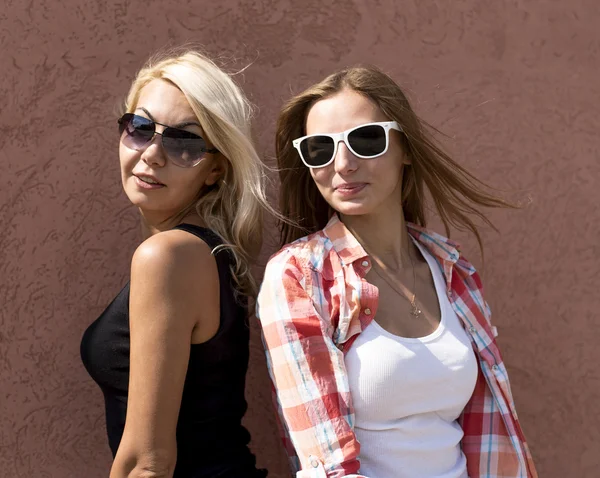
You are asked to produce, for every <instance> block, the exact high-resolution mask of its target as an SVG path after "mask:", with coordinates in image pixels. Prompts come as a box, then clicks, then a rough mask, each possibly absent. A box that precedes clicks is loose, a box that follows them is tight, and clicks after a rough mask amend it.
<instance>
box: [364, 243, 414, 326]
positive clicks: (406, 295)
mask: <svg viewBox="0 0 600 478" xmlns="http://www.w3.org/2000/svg"><path fill="white" fill-rule="evenodd" d="M408 258H409V259H410V265H411V267H412V271H413V293H412V297H409V296H408V294H406V292H404V291H402V290H398V288H397V287H396V286H395V285H394V284H392V283H391V282H390V281H389V280H388V279H387V278H386V277H384V276H383V275H382V274H380V273H379V272H378V271H377V268H375V267H373V270H374V271H375V274H377V275H378V276H379V277H381V278H382V279H383V280H384V281H385V283H386V284H387V285H389V286H390V287H391V288H392V290H394V291H395V292H396V293H397V294H399V295H400V296H401V297H402V298H404V299H406V300H407V301H408V302H409V303H410V307H411V310H410V315H412V316H413V317H414V318H415V319H418V318H419V317H420V315H421V313H422V312H423V311H422V310H421V309H420V308H419V307H418V306H417V300H416V299H417V294H416V292H415V290H416V287H417V275H416V272H415V264H414V263H413V260H412V257H411V256H410V254H409V255H408ZM377 265H378V266H379V264H377ZM381 270H382V271H383V268H382V269H381ZM390 276H391V275H390Z"/></svg>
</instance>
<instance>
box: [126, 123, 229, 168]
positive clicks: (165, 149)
mask: <svg viewBox="0 0 600 478" xmlns="http://www.w3.org/2000/svg"><path fill="white" fill-rule="evenodd" d="M135 117H138V118H141V119H143V120H146V121H148V122H149V123H152V124H153V125H154V133H153V134H152V136H151V137H150V138H149V139H148V141H146V142H145V143H144V145H143V146H142V147H141V148H140V149H136V148H132V149H134V150H135V151H144V150H145V149H146V148H147V147H148V146H150V145H151V144H152V142H153V141H154V138H156V135H157V134H158V135H160V147H161V148H162V149H163V151H164V152H165V156H167V157H168V158H169V160H170V161H171V162H172V163H173V164H174V165H175V166H177V167H179V168H194V167H196V166H198V165H199V164H200V163H201V162H202V160H203V159H204V157H205V156H204V155H203V156H201V157H200V158H199V159H197V160H194V161H195V162H194V163H193V164H192V165H191V166H182V165H181V164H178V163H177V161H176V160H175V161H174V160H173V157H172V156H171V155H170V154H169V152H168V149H167V148H165V146H164V143H163V141H164V134H165V132H166V131H168V130H176V131H185V132H186V133H188V134H192V135H194V136H197V137H198V138H200V139H201V140H203V141H204V142H205V143H206V140H205V139H204V138H203V137H202V136H200V135H199V134H196V133H192V132H191V131H187V130H185V129H182V128H175V127H173V126H169V125H166V124H162V123H159V122H158V121H154V120H151V119H150V118H146V117H145V116H140V115H136V114H135V113H125V114H124V115H123V116H121V117H120V118H119V119H118V120H117V123H119V129H120V128H121V127H122V128H123V130H122V131H121V141H122V138H123V133H125V131H126V129H127V125H128V123H130V122H131V121H132V120H133V119H134V118H135ZM156 125H159V126H163V127H164V128H165V129H164V130H163V132H162V133H159V132H158V131H156ZM127 134H129V133H127ZM167 137H168V135H167ZM171 139H177V138H171ZM200 152H202V153H211V154H216V153H218V152H219V150H218V149H216V148H201V149H200Z"/></svg>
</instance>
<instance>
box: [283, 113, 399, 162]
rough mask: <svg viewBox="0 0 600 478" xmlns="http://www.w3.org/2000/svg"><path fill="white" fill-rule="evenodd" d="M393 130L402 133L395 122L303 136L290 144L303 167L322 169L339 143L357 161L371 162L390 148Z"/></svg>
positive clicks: (332, 157) (333, 154) (330, 160)
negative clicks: (342, 144) (366, 160)
mask: <svg viewBox="0 0 600 478" xmlns="http://www.w3.org/2000/svg"><path fill="white" fill-rule="evenodd" d="M392 129H395V130H396V131H402V128H400V126H399V125H398V123H396V122H395V121H385V122H380V123H368V124H363V125H360V126H356V127H354V128H351V129H349V130H346V131H343V132H342V133H335V134H311V135H309V136H303V137H302V138H298V139H295V140H294V141H292V144H293V145H294V148H296V149H297V150H298V154H300V158H301V159H302V162H303V163H304V164H305V165H306V166H308V167H309V168H322V167H325V166H328V165H329V164H331V163H332V162H333V159H334V158H335V154H336V153H337V148H338V143H339V142H340V141H343V142H344V144H345V145H346V146H347V147H348V149H349V150H350V151H352V154H354V155H355V156H358V157H359V158H363V159H371V158H377V157H378V156H381V155H383V154H385V153H386V152H387V150H388V147H389V145H390V130H392Z"/></svg>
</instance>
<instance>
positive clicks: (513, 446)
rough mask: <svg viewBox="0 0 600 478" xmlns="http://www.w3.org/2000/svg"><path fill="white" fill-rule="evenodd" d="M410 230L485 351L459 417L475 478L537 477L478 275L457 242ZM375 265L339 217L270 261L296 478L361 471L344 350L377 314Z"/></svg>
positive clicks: (269, 317)
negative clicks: (372, 272) (370, 279)
mask: <svg viewBox="0 0 600 478" xmlns="http://www.w3.org/2000/svg"><path fill="white" fill-rule="evenodd" d="M408 230H409V233H410V235H411V236H412V237H414V238H415V239H416V240H417V241H418V242H419V243H420V244H422V245H423V246H424V247H425V248H426V249H427V250H428V251H429V252H430V253H431V254H432V256H433V257H434V258H435V260H436V262H437V264H438V265H439V266H440V268H441V270H442V272H443V274H444V276H445V279H446V283H447V285H448V288H447V293H448V297H449V299H450V302H451V304H452V306H453V308H454V310H455V311H456V313H457V315H458V317H459V318H460V319H461V321H462V323H463V325H464V327H465V330H466V331H467V335H468V336H469V337H470V339H471V341H472V344H473V349H474V350H475V353H476V355H477V357H478V362H479V374H478V378H477V384H476V387H475V391H474V393H473V396H472V398H471V400H470V401H469V403H468V404H467V406H466V407H465V409H464V411H463V413H462V415H461V417H460V419H459V422H460V424H461V426H462V429H463V431H464V438H463V440H462V442H461V445H462V450H463V452H464V453H465V455H466V458H467V470H468V473H469V477H470V478H483V477H486V478H530V477H532V478H536V477H537V473H536V471H535V467H534V464H533V460H532V458H531V454H530V452H529V449H528V447H527V444H526V442H525V437H524V435H523V432H522V430H521V427H520V425H519V421H518V418H517V414H516V411H515V406H514V400H513V397H512V394H511V391H510V385H509V382H508V376H507V373H506V368H505V367H504V363H503V361H502V357H501V355H500V351H499V350H498V346H497V344H496V340H495V335H496V329H495V327H492V325H491V322H490V317H491V314H490V310H489V307H488V305H487V303H486V302H485V300H484V299H483V295H482V285H481V281H480V279H479V275H478V274H477V272H476V271H475V269H474V268H473V266H472V265H471V264H470V263H469V262H467V260H466V259H464V257H462V256H461V255H460V250H459V247H458V245H457V244H456V243H454V242H452V241H450V240H449V239H447V238H445V237H442V236H440V235H438V234H435V233H432V232H430V231H427V230H425V229H423V228H420V227H418V226H415V225H413V224H409V225H408ZM370 267H371V261H370V259H369V257H368V256H367V254H366V252H365V250H364V249H363V247H362V246H361V245H360V244H359V242H358V241H357V240H356V238H355V237H354V236H353V235H352V234H351V233H350V231H349V230H348V229H347V228H346V227H345V226H344V224H343V223H342V222H341V221H340V220H339V219H338V217H337V216H335V215H334V216H333V217H332V219H331V220H330V221H329V223H328V224H327V226H326V227H325V229H323V230H322V231H320V232H318V233H315V234H312V235H310V236H307V237H304V238H302V239H299V240H297V241H295V242H293V243H292V244H289V245H287V246H285V247H284V248H283V249H282V250H281V251H279V252H278V253H277V254H275V255H274V256H273V257H272V258H271V259H270V260H269V263H268V265H267V268H266V271H265V276H264V279H263V284H262V286H261V290H260V294H259V297H258V311H257V316H258V317H259V320H260V323H261V326H262V331H263V342H264V344H265V348H266V352H267V362H268V366H269V373H270V375H271V379H272V381H273V387H274V392H275V403H276V408H277V410H278V412H279V416H280V418H281V421H282V423H281V425H282V426H281V431H282V437H283V440H284V444H285V446H286V449H287V451H288V454H289V455H290V458H291V461H292V464H293V467H294V468H295V470H296V471H297V474H296V476H297V478H334V477H335V478H341V477H355V478H361V477H362V476H363V475H360V471H359V469H360V462H359V459H360V444H359V443H358V440H357V439H356V436H355V434H354V430H353V428H354V410H353V407H352V398H351V394H350V389H349V386H348V377H347V375H346V367H345V364H344V353H345V352H346V351H347V350H348V349H349V348H350V346H351V345H352V343H353V341H354V340H355V339H356V337H357V336H358V334H360V333H361V332H362V331H363V330H364V329H365V327H367V325H368V324H369V323H370V321H371V320H373V317H374V316H375V315H376V312H377V301H378V298H377V290H376V288H375V287H374V286H373V285H371V284H369V283H368V282H367V281H366V280H364V279H363V278H364V276H365V275H366V274H367V272H368V271H369V269H370ZM367 309H370V314H367V313H365V312H364V311H365V310H367ZM367 312H369V311H367ZM298 470H299V471H298Z"/></svg>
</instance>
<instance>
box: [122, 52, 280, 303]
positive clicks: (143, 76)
mask: <svg viewBox="0 0 600 478" xmlns="http://www.w3.org/2000/svg"><path fill="white" fill-rule="evenodd" d="M155 79H162V80H166V81H168V82H170V83H172V84H173V85H175V86H176V87H177V88H178V89H179V90H181V92H182V93H183V94H184V95H185V97H186V99H187V101H188V102H189V104H190V106H191V108H192V110H193V111H194V113H195V114H196V117H197V118H198V121H199V122H200V125H201V126H202V129H203V131H204V133H205V136H206V138H207V139H208V140H209V141H210V142H211V143H212V144H213V145H214V147H215V148H217V149H218V150H219V151H220V152H221V154H222V155H223V156H224V157H225V158H226V159H227V161H225V163H226V165H225V172H224V176H223V180H222V181H219V182H218V183H217V184H215V185H214V186H212V187H210V188H207V189H206V190H202V191H200V192H199V197H198V199H197V200H196V203H195V205H193V207H195V210H196V212H197V213H198V214H199V215H200V217H201V218H202V220H203V221H204V222H205V223H206V225H207V227H208V228H210V229H212V230H214V231H215V232H216V233H217V234H218V235H219V236H221V238H222V239H223V240H224V242H225V244H226V247H227V248H229V249H230V250H231V251H232V253H233V255H234V257H235V267H234V268H233V273H234V278H235V280H236V281H237V284H238V286H239V289H240V291H241V292H243V293H244V294H246V295H249V296H255V294H256V289H257V287H256V282H255V280H254V278H253V277H252V275H251V272H250V266H251V264H252V262H253V261H254V259H255V257H256V255H257V253H258V251H259V250H260V246H261V242H262V229H263V211H264V210H267V211H273V209H272V208H271V207H270V206H269V204H268V202H267V199H266V194H265V186H264V178H265V173H264V165H263V163H262V162H261V160H260V158H259V156H258V153H257V152H256V149H255V147H254V144H253V141H252V136H251V127H250V126H251V119H252V106H251V104H250V103H249V101H248V100H247V99H246V97H245V95H244V93H243V92H242V90H241V89H240V88H239V87H238V86H237V85H236V84H235V82H234V81H233V79H232V78H231V76H230V75H228V74H227V73H225V72H224V71H223V70H222V69H221V68H219V67H218V66H217V65H216V64H215V63H214V62H213V61H212V60H210V59H209V58H207V57H206V56H205V55H203V54H202V53H200V52H198V51H196V50H183V51H177V50H171V51H169V52H164V53H159V54H158V55H156V56H154V57H153V58H151V59H150V60H149V61H148V62H147V63H146V65H144V67H143V68H142V69H141V70H140V71H139V72H138V74H137V75H136V77H135V80H134V81H133V83H132V85H131V88H130V90H129V94H128V96H127V100H126V102H125V108H126V110H127V112H133V111H134V109H135V108H136V105H137V102H138V100H139V97H140V93H141V90H142V88H143V87H144V86H146V85H147V84H148V83H150V82H151V81H152V80H155Z"/></svg>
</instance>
